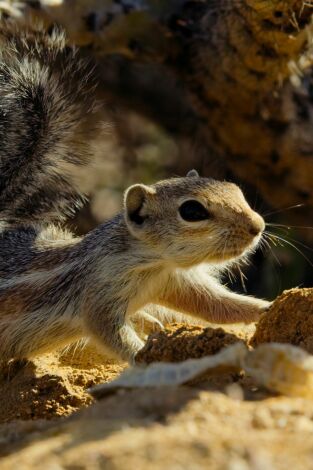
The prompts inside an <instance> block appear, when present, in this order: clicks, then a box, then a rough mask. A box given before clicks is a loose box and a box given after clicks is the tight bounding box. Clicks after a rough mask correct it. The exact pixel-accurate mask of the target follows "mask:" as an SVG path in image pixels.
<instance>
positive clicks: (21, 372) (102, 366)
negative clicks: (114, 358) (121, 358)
mask: <svg viewBox="0 0 313 470" xmlns="http://www.w3.org/2000/svg"><path fill="white" fill-rule="evenodd" d="M122 369H123V366H121V365H118V364H110V363H108V362H107V359H106V358H104V357H103V356H101V355H100V354H99V353H97V352H96V350H95V349H94V348H92V347H86V348H84V349H82V350H80V349H78V350H77V351H76V352H75V351H74V350H72V349H69V350H68V351H67V352H66V353H63V354H61V353H53V354H46V355H43V356H41V357H39V358H35V359H34V360H32V361H28V362H27V361H11V362H9V363H8V364H2V367H1V368H0V402H1V407H0V423H5V422H9V421H12V420H13V419H24V420H29V419H42V418H44V419H48V420H50V419H53V418H57V417H61V416H68V415H70V414H71V413H73V412H74V411H77V410H78V409H80V408H83V407H86V406H89V405H90V404H91V403H92V401H93V400H92V398H91V397H90V395H89V394H88V393H87V392H86V389H87V388H89V387H91V386H93V385H95V384H97V383H100V382H105V381H108V380H112V379H113V378H114V377H115V376H116V375H117V374H119V373H120V371H121V370H122Z"/></svg>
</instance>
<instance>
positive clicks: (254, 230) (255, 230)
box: [249, 226, 261, 237]
mask: <svg viewBox="0 0 313 470" xmlns="http://www.w3.org/2000/svg"><path fill="white" fill-rule="evenodd" d="M260 232H261V230H260V229H259V228H258V227H256V226H251V227H250V228H249V233H250V235H253V236H254V237H256V236H257V235H259V233H260Z"/></svg>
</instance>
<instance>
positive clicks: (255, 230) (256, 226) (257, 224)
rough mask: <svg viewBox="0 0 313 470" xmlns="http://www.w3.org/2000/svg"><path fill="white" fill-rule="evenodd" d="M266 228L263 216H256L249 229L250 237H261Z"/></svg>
mask: <svg viewBox="0 0 313 470" xmlns="http://www.w3.org/2000/svg"><path fill="white" fill-rule="evenodd" d="M264 227H265V224H264V220H263V219H262V217H261V216H259V215H258V214H256V216H255V217H253V220H251V222H250V226H249V228H248V232H249V234H250V235H252V236H253V237H256V236H257V235H259V234H260V233H261V232H263V230H264Z"/></svg>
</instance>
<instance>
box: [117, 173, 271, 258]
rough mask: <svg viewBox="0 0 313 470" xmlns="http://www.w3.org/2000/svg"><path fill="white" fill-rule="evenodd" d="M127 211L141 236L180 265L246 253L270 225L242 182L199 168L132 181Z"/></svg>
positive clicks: (134, 230)
mask: <svg viewBox="0 0 313 470" xmlns="http://www.w3.org/2000/svg"><path fill="white" fill-rule="evenodd" d="M124 215H125V220H126V225H127V227H128V229H129V231H130V232H131V234H132V235H133V236H134V237H135V238H136V239H139V240H141V241H142V242H144V243H145V244H146V245H147V248H148V247H149V248H150V249H152V250H153V251H154V252H156V254H157V256H158V257H160V258H161V259H164V260H165V261H168V262H170V263H171V264H174V265H176V266H178V267H179V266H180V267H187V266H193V265H196V264H200V263H203V262H207V263H213V264H219V263H225V262H228V261H230V260H234V259H238V258H241V257H242V256H243V255H245V254H246V253H247V252H249V251H250V250H252V249H253V248H255V247H256V246H257V244H258V242H259V241H260V238H261V235H262V232H263V230H264V227H265V223H264V220H263V218H262V217H261V216H260V215H259V214H258V213H256V212H255V211H253V210H252V209H251V207H250V206H249V204H248V202H247V201H246V199H245V197H244V195H243V193H242V191H241V190H240V188H239V187H238V186H237V185H235V184H233V183H228V182H220V181H215V180H213V179H210V178H201V177H199V175H198V174H197V172H196V171H195V170H192V171H191V172H189V173H188V175H187V176H186V177H184V178H172V179H168V180H164V181H160V182H158V183H156V184H153V185H151V186H146V185H143V184H135V185H133V186H131V187H130V188H128V190H127V191H126V192H125V198H124Z"/></svg>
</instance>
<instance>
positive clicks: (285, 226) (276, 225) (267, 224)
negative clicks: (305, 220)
mask: <svg viewBox="0 0 313 470" xmlns="http://www.w3.org/2000/svg"><path fill="white" fill-rule="evenodd" d="M265 225H266V226H268V227H282V228H286V229H288V230H291V229H292V228H300V229H306V230H313V227H306V226H305V225H289V224H288V225H284V224H272V223H268V222H266V224H265Z"/></svg>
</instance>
